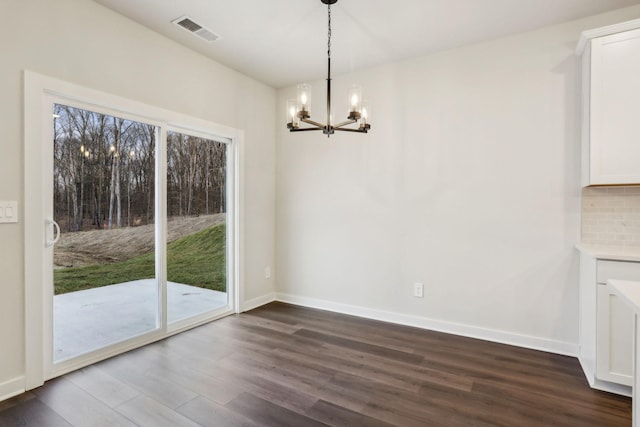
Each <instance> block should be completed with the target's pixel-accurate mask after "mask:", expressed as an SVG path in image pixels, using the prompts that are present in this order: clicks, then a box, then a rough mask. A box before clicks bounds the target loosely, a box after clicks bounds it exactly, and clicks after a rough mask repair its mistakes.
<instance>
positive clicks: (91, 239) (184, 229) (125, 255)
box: [53, 214, 225, 268]
mask: <svg viewBox="0 0 640 427" xmlns="http://www.w3.org/2000/svg"><path fill="white" fill-rule="evenodd" d="M224 220H225V214H215V215H201V216H198V217H174V218H170V219H169V221H168V230H167V237H168V241H169V242H172V241H174V240H176V239H178V238H180V237H182V236H185V235H187V234H191V233H195V232H196V231H200V230H202V229H204V228H207V227H210V226H212V225H215V224H219V223H221V222H224ZM153 248H154V226H153V225H143V226H140V227H128V228H118V229H114V230H91V231H81V232H77V233H63V234H62V235H61V237H60V241H59V242H58V243H57V244H56V246H55V249H54V253H53V264H54V267H55V268H68V267H80V266H85V265H93V264H102V263H105V262H114V261H123V260H125V259H129V258H131V257H134V256H136V255H140V254H143V253H146V252H150V251H152V250H153Z"/></svg>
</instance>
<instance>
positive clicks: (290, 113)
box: [287, 99, 298, 129]
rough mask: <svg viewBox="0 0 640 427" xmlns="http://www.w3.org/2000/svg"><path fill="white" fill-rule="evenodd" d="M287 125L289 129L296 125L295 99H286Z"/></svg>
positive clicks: (296, 110)
mask: <svg viewBox="0 0 640 427" xmlns="http://www.w3.org/2000/svg"><path fill="white" fill-rule="evenodd" d="M287 127H288V128H289V129H295V128H297V127H298V108H297V105H296V100H295V99H289V100H288V101H287Z"/></svg>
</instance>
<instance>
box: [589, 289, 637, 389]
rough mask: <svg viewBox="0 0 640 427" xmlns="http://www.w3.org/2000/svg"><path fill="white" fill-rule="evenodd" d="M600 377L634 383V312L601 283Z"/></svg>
mask: <svg viewBox="0 0 640 427" xmlns="http://www.w3.org/2000/svg"><path fill="white" fill-rule="evenodd" d="M597 288H598V301H597V316H596V317H597V330H596V377H597V378H598V379H601V380H604V381H611V382H614V383H618V384H622V385H628V386H630V385H632V382H633V321H634V320H633V311H632V310H631V309H630V308H628V307H627V306H626V305H625V304H624V303H623V302H622V301H620V298H618V297H617V296H615V295H613V294H611V293H610V292H609V290H608V288H607V286H606V285H602V284H598V285H597Z"/></svg>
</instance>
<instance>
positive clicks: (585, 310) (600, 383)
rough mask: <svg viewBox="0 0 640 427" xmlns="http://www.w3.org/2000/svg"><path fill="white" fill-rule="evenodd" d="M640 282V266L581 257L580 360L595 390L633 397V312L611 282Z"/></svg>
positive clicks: (639, 263)
mask: <svg viewBox="0 0 640 427" xmlns="http://www.w3.org/2000/svg"><path fill="white" fill-rule="evenodd" d="M610 279H620V280H633V281H639V283H638V286H640V262H630V261H611V260H604V259H597V258H594V257H592V256H589V255H587V254H584V253H582V254H581V257H580V338H579V340H580V354H579V359H580V363H581V365H582V368H583V370H584V372H585V375H586V377H587V380H588V381H589V384H590V385H591V387H593V388H597V389H600V390H606V391H609V392H613V393H619V394H624V395H630V393H631V385H632V382H633V322H634V320H633V312H632V311H631V310H630V309H629V308H628V307H627V306H626V305H625V304H624V303H623V302H622V301H620V299H619V298H618V297H617V296H615V295H612V294H611V292H609V288H608V287H607V286H606V283H607V280H610Z"/></svg>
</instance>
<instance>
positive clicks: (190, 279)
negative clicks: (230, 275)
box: [167, 132, 227, 323]
mask: <svg viewBox="0 0 640 427" xmlns="http://www.w3.org/2000/svg"><path fill="white" fill-rule="evenodd" d="M226 212H227V144H224V143H221V142H217V141H214V140H211V139H204V138H198V137H195V136H190V135H185V134H182V133H177V132H168V134H167V217H168V222H167V229H168V232H167V236H168V239H167V240H168V241H167V311H168V313H167V315H168V317H167V319H168V322H169V323H171V322H175V321H178V320H182V319H185V318H188V317H192V316H195V315H198V314H202V313H204V312H208V311H212V310H215V309H217V308H220V307H224V306H226V305H227V249H226V248H227V245H226V238H227V237H226V236H227V221H226Z"/></svg>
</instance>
